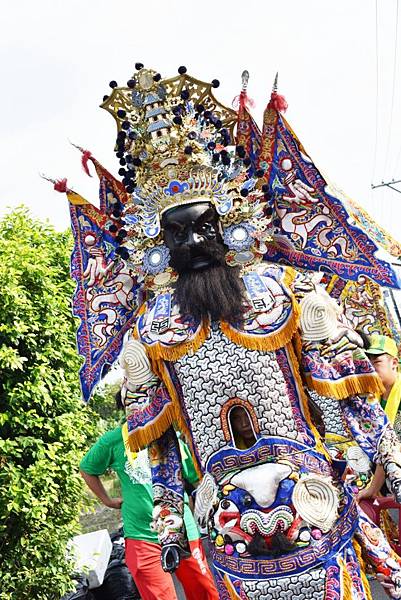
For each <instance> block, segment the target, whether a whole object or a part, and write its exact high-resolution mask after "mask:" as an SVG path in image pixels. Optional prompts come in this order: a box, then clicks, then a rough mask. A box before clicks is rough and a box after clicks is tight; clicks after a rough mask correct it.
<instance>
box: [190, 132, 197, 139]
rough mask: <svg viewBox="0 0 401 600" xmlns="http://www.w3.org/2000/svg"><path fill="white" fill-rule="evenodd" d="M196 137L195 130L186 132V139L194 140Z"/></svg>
mask: <svg viewBox="0 0 401 600" xmlns="http://www.w3.org/2000/svg"><path fill="white" fill-rule="evenodd" d="M195 138H196V132H195V131H190V132H189V133H188V139H189V140H194V139H195Z"/></svg>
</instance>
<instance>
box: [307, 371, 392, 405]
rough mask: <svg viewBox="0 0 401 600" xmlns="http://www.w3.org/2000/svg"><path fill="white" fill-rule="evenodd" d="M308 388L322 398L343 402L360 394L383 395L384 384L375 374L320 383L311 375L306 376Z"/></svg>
mask: <svg viewBox="0 0 401 600" xmlns="http://www.w3.org/2000/svg"><path fill="white" fill-rule="evenodd" d="M305 378H306V381H307V384H308V386H309V387H310V388H311V389H313V390H315V391H316V392H317V393H318V394H320V395H321V396H328V397H332V398H337V400H343V399H344V398H348V397H349V396H356V395H358V394H369V393H381V392H382V384H381V382H380V380H379V378H378V377H377V375H375V374H374V373H371V374H365V375H350V376H349V377H344V378H343V379H342V380H341V381H319V380H318V379H315V378H314V377H313V376H312V375H310V373H306V374H305Z"/></svg>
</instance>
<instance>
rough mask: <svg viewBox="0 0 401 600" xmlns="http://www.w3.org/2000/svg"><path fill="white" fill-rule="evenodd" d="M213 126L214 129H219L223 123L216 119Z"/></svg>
mask: <svg viewBox="0 0 401 600" xmlns="http://www.w3.org/2000/svg"><path fill="white" fill-rule="evenodd" d="M214 126H215V127H216V129H220V128H221V127H222V126H223V123H222V122H221V121H220V119H216V121H215V122H214Z"/></svg>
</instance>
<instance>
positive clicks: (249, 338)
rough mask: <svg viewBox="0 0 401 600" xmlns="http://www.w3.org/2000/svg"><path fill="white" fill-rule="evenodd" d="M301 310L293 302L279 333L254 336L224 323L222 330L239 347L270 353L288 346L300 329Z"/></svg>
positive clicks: (222, 323) (221, 325)
mask: <svg viewBox="0 0 401 600" xmlns="http://www.w3.org/2000/svg"><path fill="white" fill-rule="evenodd" d="M299 316H300V310H299V305H298V303H297V302H296V301H293V308H292V313H291V314H290V316H289V317H288V319H287V321H286V323H285V324H284V325H283V326H282V328H281V329H280V330H279V331H276V332H274V333H271V334H270V335H252V334H248V333H245V332H243V331H239V330H238V329H234V328H233V327H232V326H231V325H230V324H229V323H227V322H225V321H222V322H221V324H220V327H221V330H222V332H223V333H224V335H225V336H227V337H228V339H229V340H230V341H231V342H233V343H234V344H236V345H237V346H244V347H245V348H248V350H260V351H262V352H263V351H265V352H270V351H272V350H278V349H279V348H283V347H284V346H286V345H287V344H288V343H289V342H290V341H291V339H292V337H293V336H294V334H295V332H296V331H297V329H298V323H299Z"/></svg>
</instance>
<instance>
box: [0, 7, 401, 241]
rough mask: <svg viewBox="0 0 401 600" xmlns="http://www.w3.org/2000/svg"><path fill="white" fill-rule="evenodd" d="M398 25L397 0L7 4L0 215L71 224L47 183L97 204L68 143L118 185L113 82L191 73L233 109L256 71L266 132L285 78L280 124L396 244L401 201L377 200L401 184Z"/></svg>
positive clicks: (0, 105)
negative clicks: (270, 107) (13, 211)
mask: <svg viewBox="0 0 401 600" xmlns="http://www.w3.org/2000/svg"><path fill="white" fill-rule="evenodd" d="M5 6H7V7H6V8H5ZM400 12H401V10H400ZM376 15H377V18H376ZM396 16H397V0H281V1H280V2H278V1H277V0H275V1H273V0H247V1H246V2H240V1H239V0H220V1H216V0H213V1H212V0H203V2H194V1H192V2H191V1H188V0H187V1H185V0H146V2H140V1H139V0H135V1H134V0H119V1H118V2H110V1H108V2H106V1H104V0H85V1H82V0H67V1H65V0H63V1H61V0H35V1H33V2H32V0H16V1H15V2H13V3H11V2H7V3H4V4H3V8H2V35H1V37H0V80H1V87H2V91H1V94H0V131H1V137H0V140H1V144H0V172H1V182H0V186H1V188H0V216H1V215H2V214H4V213H5V212H6V211H7V210H8V207H14V206H16V205H19V204H21V203H23V204H25V205H27V206H28V207H29V208H30V210H31V212H32V214H33V215H34V216H37V217H39V218H41V219H49V221H50V223H52V224H53V225H54V226H55V227H56V228H57V229H58V230H63V229H65V228H67V227H68V226H69V215H68V208H67V201H66V198H65V197H64V195H61V194H58V193H57V192H54V190H53V189H52V186H51V185H50V184H49V183H47V182H46V181H43V180H42V179H41V178H40V176H39V174H40V173H44V174H46V175H48V176H51V177H53V178H60V177H67V178H68V184H69V186H70V187H72V188H73V189H74V190H75V191H77V192H79V193H81V194H82V195H83V196H85V197H86V198H87V199H88V200H90V201H92V202H93V203H95V204H96V203H97V185H96V179H95V178H89V177H87V176H86V175H85V173H84V172H83V170H82V168H81V165H80V153H79V152H78V151H77V150H75V149H74V148H73V147H72V146H71V144H70V141H71V142H74V143H76V144H78V145H81V146H83V147H85V148H87V149H89V150H90V151H91V152H92V153H93V155H94V156H95V157H96V158H97V159H98V160H100V162H102V163H103V164H104V166H106V167H107V168H108V169H109V170H110V171H111V172H113V173H114V174H117V171H118V168H119V165H118V163H117V159H116V158H115V155H114V152H113V145H114V140H115V134H116V126H115V123H114V120H113V118H112V117H111V116H110V115H109V114H108V113H107V112H106V111H104V110H102V109H100V108H99V104H100V103H101V101H102V97H103V95H104V94H107V93H108V92H109V90H110V88H109V87H108V83H109V81H111V80H113V79H115V80H116V81H117V82H118V83H119V84H120V85H125V82H126V81H127V80H128V79H129V78H130V76H131V74H132V73H133V71H134V65H135V62H138V61H139V62H142V63H144V64H145V67H150V68H154V69H155V70H156V71H159V72H160V73H161V74H162V76H163V77H172V76H174V75H175V74H176V73H177V68H178V67H179V66H180V65H185V66H186V67H187V68H188V73H189V74H191V75H193V76H195V77H197V78H198V79H202V80H205V81H211V80H212V79H214V78H217V79H219V80H220V82H221V86H220V88H219V89H218V90H216V96H217V97H218V99H219V100H220V101H222V102H223V103H226V104H228V105H231V102H232V100H233V98H234V97H235V96H236V95H237V94H238V93H239V91H240V87H241V73H242V71H243V70H244V69H248V71H249V72H250V82H249V88H248V92H249V95H250V96H251V97H252V98H253V99H254V101H255V103H256V106H255V109H254V115H255V116H256V118H257V120H258V121H259V123H260V121H261V117H262V114H263V109H264V107H265V105H266V102H267V100H268V98H269V95H270V91H271V87H272V83H273V80H274V75H275V73H276V71H278V72H279V91H280V93H282V94H283V95H284V96H285V97H286V99H287V102H288V104H289V109H288V111H287V114H286V118H287V120H288V121H289V122H290V124H291V125H292V127H293V129H294V130H295V132H296V133H297V135H298V137H299V138H300V140H301V141H302V143H303V145H304V146H305V148H306V149H307V151H308V153H309V154H310V156H311V157H312V159H313V160H314V162H315V163H316V164H317V166H318V167H319V168H321V170H322V171H323V172H324V174H325V175H326V176H327V177H328V178H329V180H331V181H333V182H334V183H336V184H337V186H339V187H340V188H341V189H342V190H343V191H344V192H345V193H346V194H347V195H348V196H350V197H352V198H354V199H355V200H357V201H358V202H359V203H360V204H361V205H362V206H363V207H365V208H366V209H367V210H368V211H369V212H370V213H371V215H372V216H374V217H375V218H376V219H377V221H378V222H379V223H380V224H381V225H383V226H384V227H386V228H387V229H388V230H389V231H390V232H391V233H392V234H393V235H394V236H395V237H396V238H397V239H399V240H401V231H400V221H401V219H400V217H401V194H399V193H397V192H394V191H392V190H390V189H388V188H379V189H377V190H373V191H372V190H371V184H372V183H379V182H381V181H382V180H384V181H388V180H391V179H393V178H394V179H395V180H397V179H401V112H400V109H399V107H400V106H401V74H400V68H399V65H401V52H400V51H399V50H400V49H399V45H400V44H401V31H400V32H399V33H400V35H399V36H398V38H397V45H396V43H395V42H396V32H397V27H396V24H397V19H396ZM398 16H399V19H398V20H400V19H401V15H398ZM397 46H398V48H397ZM396 49H397V51H396ZM395 58H396V59H397V60H395ZM377 100H378V101H377ZM392 106H393V111H392V110H391V107H392ZM390 132H391V133H390ZM398 187H399V188H400V190H401V184H399V186H398Z"/></svg>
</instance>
